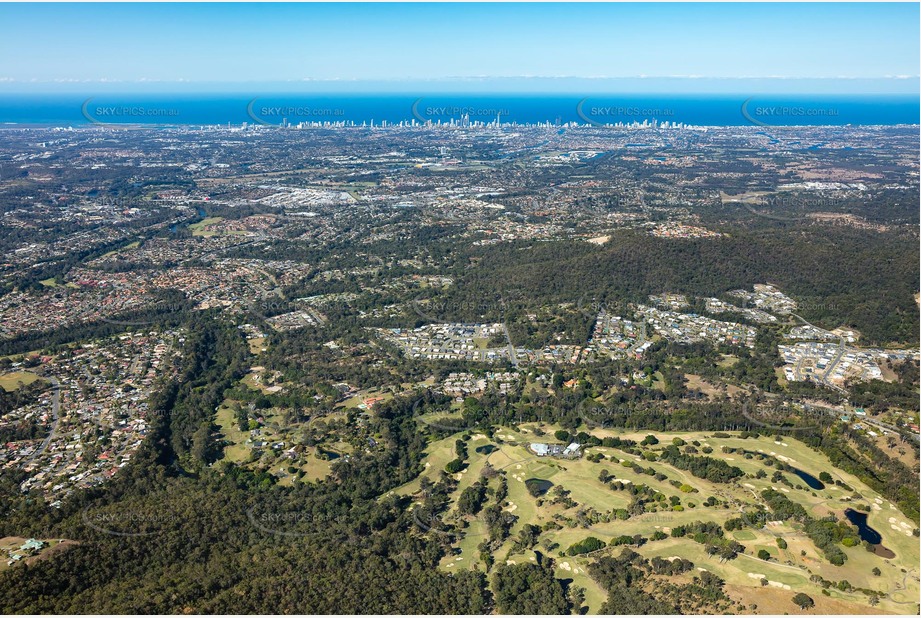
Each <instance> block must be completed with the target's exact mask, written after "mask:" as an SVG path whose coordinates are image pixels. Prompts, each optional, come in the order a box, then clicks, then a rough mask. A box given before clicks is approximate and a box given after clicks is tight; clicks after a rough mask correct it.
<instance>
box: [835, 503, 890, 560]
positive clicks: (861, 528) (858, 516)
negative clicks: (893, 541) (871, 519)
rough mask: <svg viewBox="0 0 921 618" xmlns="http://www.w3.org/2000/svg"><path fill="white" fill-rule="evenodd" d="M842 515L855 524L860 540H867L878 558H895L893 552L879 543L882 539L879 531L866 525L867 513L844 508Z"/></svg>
mask: <svg viewBox="0 0 921 618" xmlns="http://www.w3.org/2000/svg"><path fill="white" fill-rule="evenodd" d="M844 516H845V517H847V520H848V521H849V522H851V523H852V524H854V525H855V526H857V532H858V533H859V534H860V540H861V541H869V542H870V544H871V545H873V553H874V554H876V555H877V556H879V557H880V558H895V552H894V551H892V550H891V549H889V548H888V547H886V546H885V545H881V544H880V543H881V542H882V540H883V537H882V536H881V535H880V533H879V532H877V531H876V530H874V529H873V528H871V527H870V526H868V525H867V514H866V513H861V512H860V511H855V510H854V509H846V510H845V511H844Z"/></svg>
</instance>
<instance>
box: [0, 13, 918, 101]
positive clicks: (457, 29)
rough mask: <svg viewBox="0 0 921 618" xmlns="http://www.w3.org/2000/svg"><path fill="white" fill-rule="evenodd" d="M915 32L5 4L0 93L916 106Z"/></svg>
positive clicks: (808, 19)
mask: <svg viewBox="0 0 921 618" xmlns="http://www.w3.org/2000/svg"><path fill="white" fill-rule="evenodd" d="M918 21H919V5H918V4H916V3H889V4H879V3H872V4H871V3H866V4H863V3H861V4H853V3H841V4H837V3H815V4H790V3H771V4H722V3H720V4H633V3H629V4H628V3H615V4H578V5H576V4H555V3H553V4H551V3H546V4H530V5H523V4H488V3H487V4H268V5H267V4H213V3H209V4H105V3H104V4H2V5H0V24H3V27H2V29H0V30H2V36H0V58H2V61H0V87H2V89H3V90H4V91H8V92H9V91H29V90H33V89H34V90H42V89H44V90H54V89H67V88H73V87H75V85H81V84H82V85H87V84H93V85H100V84H108V85H109V86H108V87H118V88H121V89H123V90H130V89H154V90H160V89H162V90H170V89H175V88H176V87H177V83H181V84H183V86H182V87H183V88H188V87H189V84H191V85H199V86H201V85H204V84H211V85H212V86H214V85H215V84H225V85H226V84H232V83H286V84H295V85H297V87H303V88H306V89H317V88H329V87H331V86H330V84H333V85H334V84H336V83H353V84H354V82H355V81H356V80H357V81H359V82H362V81H364V80H384V81H393V80H397V81H400V82H404V83H410V82H420V81H427V80H446V79H448V80H454V79H458V78H465V80H466V81H467V82H474V83H477V81H478V79H479V78H482V77H484V76H485V77H490V78H503V79H501V80H492V81H493V82H500V81H501V82H503V83H506V84H508V83H511V82H510V81H509V80H508V79H507V78H521V77H528V78H535V77H543V78H560V77H578V78H627V77H629V78H636V77H643V78H644V79H645V80H646V81H645V82H640V83H641V84H642V83H646V84H659V83H672V82H674V80H671V82H670V81H669V80H662V79H659V78H669V77H681V78H694V79H690V80H688V79H685V80H681V82H682V83H694V84H697V86H698V87H700V85H701V84H712V83H716V82H719V81H721V80H723V79H726V78H729V79H738V78H760V79H761V80H763V79H764V78H784V79H786V80H789V81H790V82H791V83H796V84H799V86H798V87H797V88H796V89H802V87H803V84H806V85H807V86H806V88H807V90H808V89H810V88H811V89H812V90H813V91H821V90H823V89H831V90H835V89H836V88H837V89H840V88H845V89H846V88H847V84H848V83H849V82H850V83H852V84H857V86H856V88H857V90H858V91H861V89H864V90H865V89H866V88H867V87H868V86H866V84H874V86H872V87H873V88H874V89H876V90H886V89H891V91H904V89H905V88H907V89H908V90H907V91H909V92H916V91H917V89H918V75H919V73H921V70H919V56H918V49H919V47H921V42H919V28H918ZM896 77H900V78H901V79H893V78H896ZM906 77H908V78H911V79H906ZM812 78H822V79H820V80H818V81H816V80H815V79H812ZM328 80H334V81H333V82H330V81H328ZM863 80H872V81H863ZM513 81H515V83H519V84H521V83H523V82H528V81H536V82H542V83H547V84H558V85H559V84H563V83H565V81H566V80H559V79H551V80H546V79H545V80H513ZM634 81H636V80H634ZM775 81H776V80H775ZM484 83H486V82H484ZM113 84H114V85H116V86H113ZM852 87H853V86H852ZM653 89H655V88H654V87H653ZM705 89H706V87H705Z"/></svg>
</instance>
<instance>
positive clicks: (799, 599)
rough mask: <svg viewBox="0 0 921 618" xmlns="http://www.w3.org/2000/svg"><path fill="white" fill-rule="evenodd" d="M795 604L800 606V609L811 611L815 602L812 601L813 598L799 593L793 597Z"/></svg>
mask: <svg viewBox="0 0 921 618" xmlns="http://www.w3.org/2000/svg"><path fill="white" fill-rule="evenodd" d="M793 603H795V604H796V605H798V606H799V608H800V609H809V608H810V607H813V606H814V605H815V601H813V600H812V597H811V596H809V595H808V594H803V593H802V592H797V593H796V594H795V595H793Z"/></svg>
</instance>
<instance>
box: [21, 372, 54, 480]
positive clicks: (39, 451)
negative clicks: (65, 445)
mask: <svg viewBox="0 0 921 618" xmlns="http://www.w3.org/2000/svg"><path fill="white" fill-rule="evenodd" d="M43 377H44V378H45V379H46V380H48V381H49V382H51V393H52V395H51V415H52V417H54V418H53V420H52V422H51V431H49V432H48V435H47V436H46V437H45V439H44V440H42V443H41V444H40V445H39V447H38V449H36V451H35V452H34V453H32V456H31V457H29V459H28V460H27V461H26V462H25V463H24V464H23V466H25V465H27V464H30V463H32V461H33V460H34V459H35V458H36V457H38V456H39V455H41V454H43V453H44V452H45V451H46V450H47V449H48V445H49V444H51V440H52V439H54V434H55V432H56V431H57V429H58V423H59V422H60V420H61V414H60V412H61V383H60V382H58V379H57V378H52V377H51V376H43Z"/></svg>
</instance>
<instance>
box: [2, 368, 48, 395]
mask: <svg viewBox="0 0 921 618" xmlns="http://www.w3.org/2000/svg"><path fill="white" fill-rule="evenodd" d="M36 380H41V377H40V376H38V375H36V374H34V373H32V372H31V371H14V372H13V373H5V374H3V375H2V376H0V388H2V389H3V390H5V391H6V392H8V393H9V392H12V391H15V390H16V389H18V388H19V387H20V386H27V385H29V384H32V383H33V382H35V381H36Z"/></svg>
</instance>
